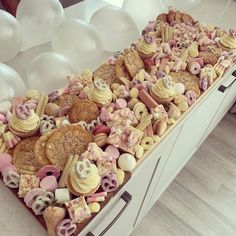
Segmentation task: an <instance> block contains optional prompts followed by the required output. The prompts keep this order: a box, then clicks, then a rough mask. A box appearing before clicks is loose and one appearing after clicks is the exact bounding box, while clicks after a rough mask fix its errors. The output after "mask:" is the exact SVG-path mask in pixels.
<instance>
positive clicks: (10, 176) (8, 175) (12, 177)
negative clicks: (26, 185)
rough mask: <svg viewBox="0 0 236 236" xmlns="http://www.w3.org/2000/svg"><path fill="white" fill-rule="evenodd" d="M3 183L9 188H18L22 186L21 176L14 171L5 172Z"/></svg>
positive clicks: (3, 173)
mask: <svg viewBox="0 0 236 236" xmlns="http://www.w3.org/2000/svg"><path fill="white" fill-rule="evenodd" d="M2 176H3V182H4V184H5V185H6V186H8V187H9V188H18V187H19V184H20V175H18V174H17V173H16V172H14V171H3V172H2Z"/></svg>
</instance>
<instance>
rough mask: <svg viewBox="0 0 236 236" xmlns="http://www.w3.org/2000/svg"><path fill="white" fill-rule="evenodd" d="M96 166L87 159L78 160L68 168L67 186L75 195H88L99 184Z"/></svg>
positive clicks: (99, 179) (93, 191) (94, 190)
mask: <svg viewBox="0 0 236 236" xmlns="http://www.w3.org/2000/svg"><path fill="white" fill-rule="evenodd" d="M100 182H101V178H100V176H99V174H98V168H97V166H96V165H95V164H91V162H90V161H89V160H88V159H83V160H79V161H78V162H77V163H76V164H75V165H74V166H73V167H72V168H71V170H70V173H69V176H68V178H67V187H68V188H69V190H70V191H71V192H72V193H73V194H74V195H76V196H90V195H91V194H93V193H95V192H96V191H97V189H98V188H99V186H100Z"/></svg>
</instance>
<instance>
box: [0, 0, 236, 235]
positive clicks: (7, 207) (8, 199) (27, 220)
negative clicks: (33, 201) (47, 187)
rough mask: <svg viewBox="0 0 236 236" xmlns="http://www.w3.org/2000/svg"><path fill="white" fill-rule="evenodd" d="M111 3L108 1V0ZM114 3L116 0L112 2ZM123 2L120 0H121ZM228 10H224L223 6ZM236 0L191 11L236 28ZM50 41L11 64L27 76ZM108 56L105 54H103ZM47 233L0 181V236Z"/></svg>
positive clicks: (216, 0)
mask: <svg viewBox="0 0 236 236" xmlns="http://www.w3.org/2000/svg"><path fill="white" fill-rule="evenodd" d="M106 2H108V0H106ZM113 2H115V1H113ZM119 2H121V1H119ZM105 5H106V3H104V2H102V1H98V0H87V1H85V2H82V3H79V4H77V5H74V6H72V7H70V8H68V9H66V16H67V17H69V18H73V17H77V18H80V19H84V20H86V21H89V19H90V17H91V15H92V14H93V12H95V11H96V10H97V9H98V8H100V7H102V6H105ZM225 7H226V9H225V10H224V8H225ZM235 12H236V2H234V1H227V0H224V1H223V0H202V3H201V4H200V5H199V6H196V7H195V8H194V9H192V10H190V11H189V13H191V14H192V16H194V17H195V18H196V19H199V20H201V21H204V22H206V23H208V24H210V23H212V24H214V25H217V26H220V27H223V28H225V29H229V28H236V24H235V22H236V15H235ZM49 50H50V44H49V43H47V44H44V45H41V46H38V47H35V48H32V49H30V50H28V51H26V52H24V53H20V54H19V55H18V56H17V57H16V58H15V59H14V60H12V61H11V62H10V63H8V64H9V65H10V66H12V67H13V68H14V69H15V70H16V71H18V72H19V73H20V74H21V75H22V76H24V75H25V73H26V70H27V65H28V64H29V62H30V60H32V58H34V57H35V56H36V55H38V54H39V53H41V52H45V51H49ZM104 57H105V55H104ZM16 235H17V236H46V235H47V233H46V231H45V229H44V228H43V227H42V226H41V225H40V224H39V223H38V222H37V220H36V219H35V218H34V217H32V215H31V213H30V212H29V211H28V210H27V209H26V207H24V206H23V204H21V203H20V202H19V200H18V199H17V198H16V197H15V196H14V195H13V194H12V193H11V192H10V190H9V189H8V188H7V187H5V186H4V184H3V183H2V181H0V236H16Z"/></svg>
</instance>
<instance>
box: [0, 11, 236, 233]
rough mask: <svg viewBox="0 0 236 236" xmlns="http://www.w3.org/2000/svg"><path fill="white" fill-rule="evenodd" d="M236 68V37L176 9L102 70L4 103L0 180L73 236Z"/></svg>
mask: <svg viewBox="0 0 236 236" xmlns="http://www.w3.org/2000/svg"><path fill="white" fill-rule="evenodd" d="M235 59H236V31H234V30H230V31H229V33H226V32H225V31H224V30H222V29H220V28H217V27H214V26H209V25H204V24H202V23H200V22H196V21H194V19H193V18H192V17H191V16H190V15H188V14H186V13H181V12H179V11H175V10H173V9H171V10H169V12H168V13H163V14H161V15H159V16H158V17H157V19H156V20H155V21H152V22H149V24H148V25H147V27H146V28H145V29H144V30H143V32H142V36H141V37H140V39H138V40H137V41H136V42H134V43H133V44H132V45H131V46H130V48H126V49H124V51H123V52H117V53H115V55H114V56H112V57H111V58H109V59H108V60H107V61H106V62H104V63H103V64H102V65H101V66H100V67H99V68H98V69H97V70H95V71H94V72H91V71H90V70H88V69H87V70H84V71H83V72H82V73H81V74H80V75H71V76H68V85H67V86H66V87H64V88H62V89H59V90H57V91H53V92H51V93H49V94H48V95H46V94H44V93H43V92H41V91H37V90H29V91H27V93H26V95H25V96H18V97H14V98H12V99H11V101H5V102H4V103H2V104H3V105H2V106H1V110H0V153H1V154H0V171H1V173H2V177H3V181H4V183H5V184H6V185H7V186H8V187H9V188H13V189H18V196H19V198H23V199H24V202H25V204H26V206H27V207H29V208H31V209H32V211H33V212H34V213H35V215H37V216H43V217H44V220H45V222H46V225H47V229H48V234H49V235H50V236H52V235H58V236H69V235H72V234H74V233H75V231H76V229H77V226H78V224H80V223H82V222H84V221H86V220H87V219H89V218H90V217H91V215H93V214H96V213H97V212H99V210H100V203H101V202H103V201H104V200H105V199H106V197H107V194H108V193H110V192H114V191H116V190H117V189H118V187H119V186H120V185H122V184H123V182H124V178H125V175H126V172H132V171H133V169H134V168H135V166H136V162H137V160H138V159H140V158H142V157H143V156H144V154H145V152H146V151H148V150H150V148H151V147H152V146H153V145H154V144H155V143H158V142H159V140H160V138H161V136H162V135H163V134H164V133H165V132H166V130H167V129H168V128H169V127H170V126H172V125H173V124H174V123H175V122H176V121H177V120H178V119H179V118H180V117H181V115H182V114H183V113H184V112H185V111H187V110H188V109H189V107H191V106H192V105H193V104H194V103H195V102H196V100H197V99H198V98H199V97H200V96H201V94H202V93H204V92H205V91H206V90H207V89H208V88H209V87H210V86H211V85H212V84H213V83H214V81H215V80H216V79H217V78H219V77H221V76H222V75H223V74H224V72H225V70H226V69H227V68H229V67H230V66H231V65H232V64H233V62H234V61H235Z"/></svg>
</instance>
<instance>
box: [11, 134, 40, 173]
mask: <svg viewBox="0 0 236 236" xmlns="http://www.w3.org/2000/svg"><path fill="white" fill-rule="evenodd" d="M37 141H38V137H31V138H26V139H23V140H21V141H20V142H19V143H18V144H17V146H16V147H15V149H14V153H13V164H14V166H15V167H16V169H17V173H18V174H31V175H33V174H35V173H36V172H37V171H38V170H39V168H40V167H39V164H38V162H37V161H36V159H35V154H34V147H35V144H36V142H37Z"/></svg>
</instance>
